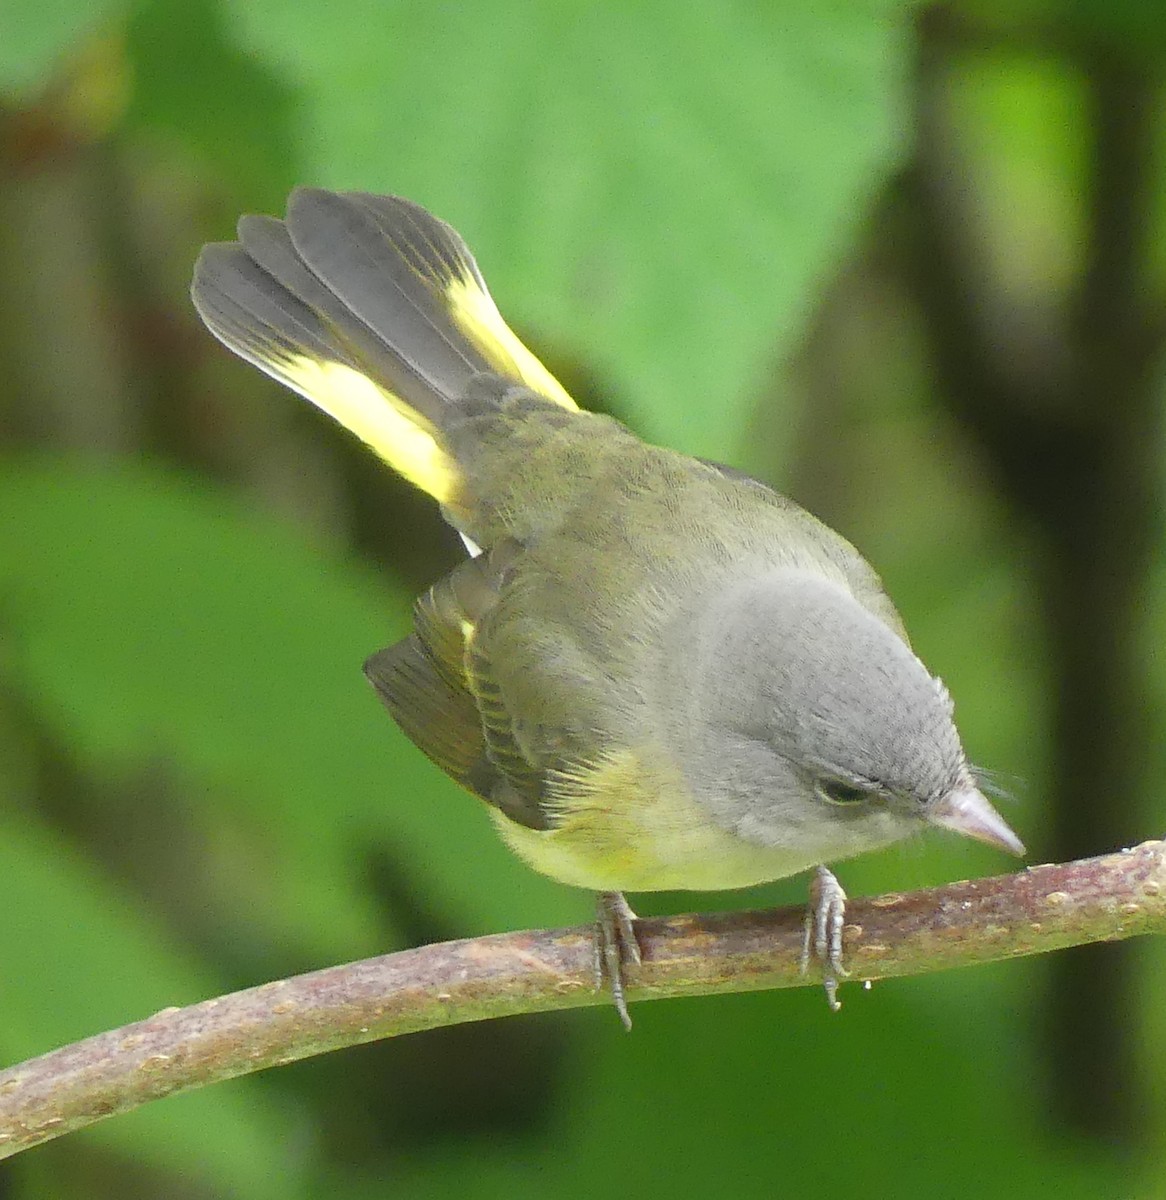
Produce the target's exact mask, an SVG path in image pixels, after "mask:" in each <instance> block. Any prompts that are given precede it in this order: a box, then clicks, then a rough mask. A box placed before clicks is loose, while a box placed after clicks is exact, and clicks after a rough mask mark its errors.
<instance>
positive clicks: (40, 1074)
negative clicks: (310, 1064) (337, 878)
mask: <svg viewBox="0 0 1166 1200" xmlns="http://www.w3.org/2000/svg"><path fill="white" fill-rule="evenodd" d="M802 918H803V912H802V910H801V909H797V908H784V909H775V910H768V911H760V912H735V913H716V914H711V915H703V916H698V915H688V916H679V917H670V918H660V919H654V920H645V921H640V922H639V923H638V926H637V929H638V933H639V939H640V943H641V947H642V951H643V960H644V961H643V965H642V967H640V968H639V969H638V970H637V969H635V968H629V977H628V985H629V986H628V999H629V1000H631V1001H638V1000H651V999H660V998H663V997H666V996H680V995H686V996H693V995H704V994H709V993H713V992H736V991H750V990H756V989H760V988H781V987H797V986H799V985H805V984H809V983H814V982H816V980H815V979H814V978H812V977H806V976H803V975H801V974H800V972H799V968H798V960H799V956H800V954H801V947H802ZM1164 932H1166V842H1161V841H1156V842H1146V843H1144V844H1142V845H1140V846H1137V847H1135V848H1133V849H1130V850H1125V851H1122V852H1121V853H1118V854H1111V855H1106V856H1104V857H1102V858H1092V859H1083V860H1081V861H1079V862H1072V863H1067V864H1064V865H1059V866H1058V865H1050V866H1042V867H1033V868H1030V869H1029V870H1026V871H1023V872H1021V873H1019V874H1017V875H1004V876H998V877H996V878H992V879H979V880H971V881H968V882H963V883H953V884H950V885H948V886H945V887H939V888H929V889H926V890H924V891H918V892H910V893H897V892H892V893H888V894H886V895H882V896H874V897H870V898H868V899H858V900H852V901H851V902H850V903H849V905H848V908H847V924H846V931H845V954H846V961H847V962H848V964H849V967H850V970H851V972H852V974H853V977H854V978H855V979H856V980H864V979H882V978H888V977H891V976H898V975H917V974H922V973H924V972H926V971H938V970H943V969H945V968H947V967H959V966H970V965H972V964H974V963H984V962H992V961H996V960H999V959H1005V958H1016V957H1020V956H1022V955H1028V954H1039V953H1044V952H1047V951H1051V950H1059V949H1062V948H1063V947H1066V946H1074V945H1081V944H1083V943H1086V942H1096V941H1105V940H1116V939H1120V938H1128V937H1134V936H1135V935H1138V934H1144V933H1164ZM608 1002H609V1001H608V999H607V997H606V996H605V995H600V994H597V993H596V992H595V991H594V990H593V982H592V942H591V931H590V929H589V928H588V927H578V928H574V929H559V930H542V931H532V932H525V933H505V934H495V935H493V936H490V937H481V938H474V939H471V940H465V941H458V942H445V943H441V944H439V945H433V946H422V947H420V948H418V949H415V950H406V951H403V952H400V953H397V954H387V955H384V956H382V957H380V958H372V959H367V960H365V961H363V962H356V963H350V964H347V965H345V966H340V967H330V968H328V969H326V970H322V971H313V972H312V973H310V974H307V975H300V976H296V977H295V978H292V979H281V980H277V981H275V982H273V983H267V984H263V985H262V986H260V987H255V988H249V989H247V990H246V991H242V992H235V993H233V994H232V995H228V996H219V997H216V998H215V999H212V1000H205V1001H203V1002H202V1003H201V1004H195V1005H192V1006H190V1007H189V1008H181V1009H179V1008H172V1009H164V1010H163V1011H162V1012H159V1013H156V1014H155V1015H154V1016H152V1017H148V1018H147V1019H146V1020H144V1021H138V1022H136V1023H135V1024H133V1025H126V1026H124V1027H123V1028H121V1029H114V1030H111V1031H110V1032H108V1033H103V1034H99V1035H97V1036H96V1037H91V1038H86V1039H85V1040H84V1041H81V1042H76V1043H74V1044H73V1045H71V1046H64V1047H62V1048H61V1049H60V1050H54V1051H52V1052H51V1053H49V1054H45V1055H42V1056H41V1057H39V1058H34V1059H30V1060H29V1061H28V1062H25V1063H20V1064H18V1065H17V1066H14V1067H9V1068H8V1069H7V1070H4V1071H0V1158H6V1157H9V1156H11V1155H13V1154H16V1153H17V1152H18V1151H20V1150H23V1149H26V1148H27V1147H29V1146H35V1145H37V1144H39V1143H40V1142H44V1141H48V1140H49V1139H50V1138H54V1137H58V1136H59V1135H61V1134H63V1133H69V1132H71V1131H72V1130H75V1129H80V1128H83V1127H84V1126H86V1125H90V1124H92V1123H93V1122H95V1121H98V1120H101V1119H102V1118H103V1117H109V1116H113V1115H115V1114H117V1113H122V1112H126V1111H128V1110H129V1109H132V1108H136V1107H137V1106H138V1105H140V1104H144V1103H145V1102H146V1101H148V1100H155V1099H159V1098H160V1097H162V1096H169V1095H172V1094H174V1093H176V1092H181V1091H186V1090H189V1089H191V1088H195V1087H201V1086H203V1085H205V1084H208V1083H213V1082H215V1081H216V1080H219V1079H230V1078H233V1077H234V1076H237V1075H245V1074H248V1073H250V1072H252V1071H259V1070H263V1069H264V1068H266V1067H272V1066H278V1065H282V1064H284V1063H290V1062H294V1061H296V1060H297V1059H301V1058H307V1057H308V1056H310V1055H314V1054H322V1053H324V1052H325V1051H328V1050H335V1049H338V1048H340V1047H342V1046H353V1045H357V1044H360V1043H362V1042H369V1041H373V1040H374V1039H377V1038H385V1037H393V1036H396V1035H399V1034H403V1033H412V1032H415V1031H416V1030H420V1029H431V1028H434V1027H436V1026H441V1025H455V1024H460V1023H462V1022H466V1021H479V1020H484V1019H486V1018H489V1017H501V1016H509V1015H511V1014H513V1013H521V1012H540V1011H545V1010H548V1009H560V1008H573V1007H577V1006H580V1005H587V1004H606V1003H608ZM613 1025H614V1017H613Z"/></svg>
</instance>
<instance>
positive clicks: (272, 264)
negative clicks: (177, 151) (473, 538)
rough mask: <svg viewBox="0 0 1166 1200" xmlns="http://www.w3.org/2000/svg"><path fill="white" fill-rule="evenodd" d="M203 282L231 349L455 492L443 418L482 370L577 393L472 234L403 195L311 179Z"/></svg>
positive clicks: (244, 235) (438, 493) (444, 491)
mask: <svg viewBox="0 0 1166 1200" xmlns="http://www.w3.org/2000/svg"><path fill="white" fill-rule="evenodd" d="M191 296H192V298H193V300H194V305H195V308H197V309H198V312H199V315H200V316H201V317H202V319H203V321H205V322H206V325H207V327H208V328H209V329H210V331H211V332H212V333H213V334H214V335H215V337H217V338H218V339H219V341H221V342H222V343H223V344H224V345H225V346H227V347H228V349H230V350H233V351H234V352H235V353H236V354H238V355H240V356H241V357H242V358H245V359H246V360H247V361H248V362H251V363H253V364H254V365H255V366H257V367H259V368H260V369H261V370H263V371H266V372H267V374H268V375H271V376H272V377H273V378H275V379H278V380H279V381H280V382H281V383H285V384H287V386H288V387H290V388H293V389H294V390H295V391H297V392H299V393H300V394H301V395H302V396H304V397H306V398H307V399H308V400H310V401H311V402H312V403H313V404H315V405H316V406H317V407H318V408H321V409H323V411H324V412H326V413H328V415H329V416H331V417H333V418H334V419H335V420H337V421H339V422H340V424H341V425H343V426H344V427H345V428H346V429H349V430H351V432H353V433H354V434H356V436H357V437H359V438H361V439H362V440H363V441H365V442H367V443H368V445H370V446H371V447H372V448H373V450H375V451H376V453H377V454H379V455H380V456H381V458H383V459H384V460H385V461H386V462H387V463H388V464H389V465H390V466H391V467H393V468H394V470H396V471H399V472H400V473H401V474H402V475H404V476H405V478H407V479H409V480H411V481H412V482H413V483H415V484H417V486H418V487H421V488H423V489H424V490H425V491H427V492H429V493H430V495H432V496H434V497H435V498H436V499H437V500H438V501H440V502H442V503H444V502H445V501H446V500H447V499H449V498H450V496H451V494H452V492H453V488H454V484H455V481H456V465H455V464H454V463H453V462H452V461H451V460H450V458H449V456H448V455H447V454H446V452H445V450H444V449H443V448H442V442H441V436H440V432H441V429H442V427H443V424H444V421H445V419H446V418H447V416H448V412H449V407H450V406H451V405H455V404H456V403H457V401H458V399H459V398H460V397H461V395H462V393H463V391H464V389H465V386H466V384H467V383H468V381H469V380H470V378H471V377H472V376H474V375H476V374H479V373H481V372H489V373H492V374H495V375H500V376H503V377H504V378H506V379H511V380H513V381H514V382H516V383H520V384H522V385H524V386H526V387H528V388H531V389H532V390H533V391H535V392H538V393H539V394H541V395H542V396H544V397H545V398H546V399H547V400H550V401H552V402H553V403H555V404H559V405H561V406H563V407H564V408H570V409H574V408H575V407H576V405H575V402H574V401H573V400H572V399H571V397H570V396H569V395H568V394H567V393H566V392H565V391H564V390H563V388H562V387H561V386H560V384H559V383H558V382H557V381H556V380H555V378H554V377H553V376H552V375H551V374H550V372H549V371H548V370H547V369H546V368H545V367H544V366H543V365H542V363H540V362H539V361H538V359H537V358H535V356H534V355H533V354H531V352H530V351H529V350H528V349H527V348H526V347H525V346H524V345H523V344H522V343H521V342H520V341H519V340H518V338H517V337H515V335H514V333H513V332H512V331H511V329H510V328H509V326H507V324H506V323H505V322H504V321H503V320H502V317H501V315H500V314H499V312H498V309H497V308H496V307H495V305H494V301H493V300H491V299H490V294H489V292H487V290H486V284H485V281H484V280H483V279H482V276H481V274H480V273H479V271H478V267H477V264H476V263H475V262H474V259H473V256H472V255H471V254H470V251H469V249H468V248H467V246H466V244H465V242H463V241H462V239H461V238H460V237H459V236H458V234H457V233H456V232H455V231H454V230H453V229H451V228H450V227H449V226H448V225H446V224H445V222H444V221H439V220H438V219H437V218H436V217H434V216H432V215H431V214H430V213H428V212H426V211H425V210H424V209H423V208H421V207H420V206H419V205H416V204H413V203H412V202H410V201H408V200H402V199H399V198H397V197H395V196H371V195H367V194H365V193H363V192H327V191H321V190H318V189H314V188H300V189H298V190H296V191H295V192H293V193H292V195H291V197H290V199H289V201H288V209H287V217H286V218H285V219H284V220H282V221H280V220H277V219H276V218H274V217H243V218H242V220H240V222H239V240H238V241H237V242H218V243H215V244H213V245H210V246H206V247H204V249H203V252H202V254H201V255H200V256H199V260H198V264H197V266H196V267H195V272H194V283H193V285H192V288H191Z"/></svg>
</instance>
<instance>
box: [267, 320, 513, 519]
mask: <svg viewBox="0 0 1166 1200" xmlns="http://www.w3.org/2000/svg"><path fill="white" fill-rule="evenodd" d="M511 336H513V335H511ZM278 365H279V367H280V369H281V376H282V378H283V379H285V380H286V382H287V383H288V384H290V385H291V386H292V387H293V388H295V390H296V391H297V392H299V393H300V395H302V396H304V397H305V398H306V399H308V400H310V401H311V402H312V403H313V404H314V405H315V406H316V407H317V408H319V409H322V410H323V411H324V412H326V413H327V414H328V415H329V416H330V417H332V418H333V419H334V420H336V421H339V422H340V424H341V425H343V426H344V428H345V429H347V430H349V432H351V433H354V434H356V436H357V437H358V438H360V440H361V441H363V442H366V443H367V444H368V445H369V446H371V447H372V448H373V450H375V451H376V452H377V454H379V455H380V457H381V458H383V459H384V460H385V462H387V463H388V464H389V466H391V467H392V468H393V470H395V471H398V472H399V473H400V474H402V475H403V476H404V477H405V478H406V479H408V480H409V482H410V483H414V484H416V485H417V486H418V487H419V488H423V489H424V490H425V491H427V492H428V493H429V494H430V495H431V496H433V497H434V499H436V500H437V501H438V502H439V503H441V504H445V503H446V502H447V501H448V500H449V499H450V498H451V496H452V495H453V493H454V490H455V487H454V485H455V483H456V480H457V472H456V469H455V466H454V463H453V460H452V459H450V457H449V455H447V454H446V453H445V451H443V450H442V449H441V447H440V446H439V445H438V444H437V441H436V440H435V439H434V437H433V435H432V434H431V433H430V432H429V430H428V429H426V428H425V426H424V425H422V424H421V423H420V422H419V421H418V420H417V419H416V418H415V417H412V416H410V415H409V414H410V412H411V410H409V409H408V408H406V407H405V405H404V404H402V403H401V401H399V400H398V399H397V398H396V397H395V396H394V395H393V394H392V393H391V392H387V391H385V390H384V389H383V388H380V387H378V386H377V385H376V384H375V383H374V382H373V381H372V380H371V379H370V378H369V377H368V376H367V375H362V374H361V373H360V372H359V371H356V370H354V369H353V368H352V367H348V366H345V365H344V364H343V363H338V362H325V361H320V360H318V359H313V358H308V357H307V356H306V355H293V356H289V357H288V358H287V359H286V360H284V361H282V362H280V363H279V364H278Z"/></svg>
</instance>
